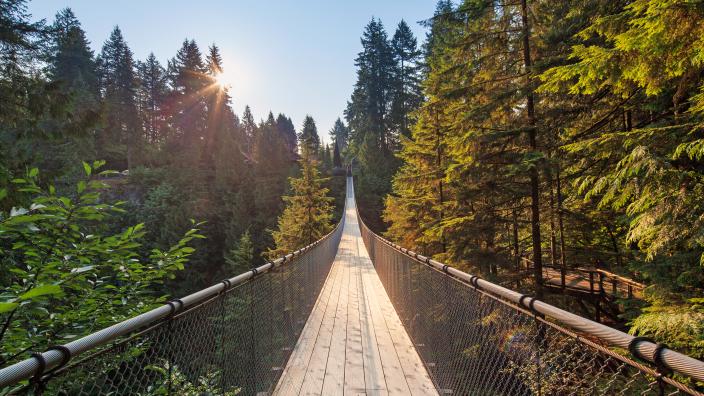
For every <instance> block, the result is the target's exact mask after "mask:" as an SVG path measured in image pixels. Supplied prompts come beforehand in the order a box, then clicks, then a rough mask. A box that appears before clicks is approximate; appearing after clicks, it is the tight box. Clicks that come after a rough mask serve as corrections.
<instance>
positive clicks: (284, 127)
mask: <svg viewBox="0 0 704 396" xmlns="http://www.w3.org/2000/svg"><path fill="white" fill-rule="evenodd" d="M276 128H277V129H278V131H279V136H280V137H281V138H282V139H283V140H284V142H286V147H287V148H288V151H289V155H290V156H291V159H295V158H296V150H297V142H296V138H297V135H296V127H294V126H293V121H291V118H290V117H286V116H285V115H284V114H281V113H279V115H278V116H277V117H276Z"/></svg>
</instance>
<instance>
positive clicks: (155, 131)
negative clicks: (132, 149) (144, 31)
mask: <svg viewBox="0 0 704 396" xmlns="http://www.w3.org/2000/svg"><path fill="white" fill-rule="evenodd" d="M137 76H138V80H139V87H138V89H137V97H138V98H139V100H138V103H139V110H140V116H141V120H142V129H143V130H144V139H145V140H146V141H147V142H149V143H150V144H151V145H152V146H156V147H158V146H159V145H160V144H162V143H163V142H164V141H165V140H166V134H167V126H166V119H165V115H166V114H165V112H166V109H165V106H166V103H165V102H166V99H167V96H168V92H169V90H168V85H167V82H168V81H167V78H168V77H167V75H166V70H165V69H164V68H163V67H162V66H161V64H160V63H159V61H158V60H157V59H156V56H154V53H150V54H149V56H148V57H147V60H146V61H144V62H138V63H137Z"/></svg>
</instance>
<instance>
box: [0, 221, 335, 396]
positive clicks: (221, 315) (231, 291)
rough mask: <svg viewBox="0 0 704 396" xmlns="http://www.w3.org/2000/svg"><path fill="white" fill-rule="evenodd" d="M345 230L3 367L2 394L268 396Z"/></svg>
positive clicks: (332, 233)
mask: <svg viewBox="0 0 704 396" xmlns="http://www.w3.org/2000/svg"><path fill="white" fill-rule="evenodd" d="M343 222H344V219H343V220H341V221H340V224H338V225H337V227H336V228H335V229H334V230H333V231H332V232H331V233H330V234H328V235H326V236H325V237H323V238H321V239H320V240H318V241H316V242H314V243H313V244H311V245H309V246H307V247H305V248H302V249H300V250H297V251H295V252H293V253H290V254H288V255H286V256H284V257H281V258H279V259H277V260H273V261H269V262H267V263H266V264H264V265H262V266H259V267H257V268H254V269H252V270H250V271H247V272H245V273H243V274H240V275H238V276H235V277H233V278H230V279H226V280H224V281H222V282H220V283H218V284H216V285H213V286H211V287H208V288H206V289H203V290H201V291H198V292H196V293H193V294H191V295H189V296H186V297H183V298H181V299H178V300H174V301H170V302H168V303H166V304H164V305H162V306H160V307H158V308H156V309H153V310H151V311H148V312H145V313H143V314H141V315H138V316H136V317H134V318H131V319H128V320H125V321H123V322H120V323H117V324H115V325H113V326H110V327H108V328H105V329H103V330H100V331H98V332H96V333H93V334H90V335H88V336H85V337H83V338H80V339H78V340H75V341H72V342H70V343H67V344H65V345H61V346H57V347H54V348H51V349H49V350H47V351H45V352H42V353H39V352H35V353H33V354H32V355H31V356H30V357H29V358H27V359H25V360H22V361H19V362H17V363H14V364H12V365H10V366H7V367H5V368H2V369H0V394H3V395H4V394H46V395H58V394H60V395H64V394H69V395H101V394H120V395H123V394H125V395H126V394H130V395H137V394H138V395H200V394H217V395H235V394H237V395H256V394H262V392H264V393H268V392H271V391H272V390H273V388H274V386H275V385H276V383H277V381H278V379H279V377H280V376H281V372H282V369H283V367H284V366H285V365H286V362H287V361H288V358H289V356H290V354H291V351H292V349H293V346H294V344H295V342H296V340H297V339H298V336H299V335H300V333H301V331H302V330H303V326H304V324H305V322H306V320H307V318H308V316H309V315H310V312H311V310H312V307H313V305H314V304H315V301H316V298H317V296H318V293H319V292H320V290H321V289H322V286H323V284H324V282H325V279H326V278H327V276H328V272H329V271H330V267H331V265H332V262H333V259H334V257H335V254H336V252H337V248H338V244H339V241H340V238H341V235H342V228H343ZM28 355H29V354H28Z"/></svg>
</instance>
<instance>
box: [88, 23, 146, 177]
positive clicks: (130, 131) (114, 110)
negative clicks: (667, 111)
mask: <svg viewBox="0 0 704 396" xmlns="http://www.w3.org/2000/svg"><path fill="white" fill-rule="evenodd" d="M98 64H99V70H100V87H101V91H102V95H103V101H104V104H105V128H104V129H103V130H102V131H101V132H100V136H101V138H100V139H99V141H98V149H99V151H100V153H102V156H103V157H104V158H105V159H106V160H107V161H108V165H109V166H111V167H113V168H117V169H120V168H126V169H131V168H132V167H133V166H134V164H135V160H136V154H137V150H138V149H139V148H140V146H141V145H140V139H141V137H142V133H141V125H140V122H139V117H138V114H137V103H136V88H137V87H136V81H137V80H136V76H135V70H134V61H133V59H132V51H131V50H130V49H129V47H128V46H127V43H126V42H125V39H124V37H123V36H122V31H120V28H119V27H117V26H115V28H114V29H113V31H112V33H111V34H110V38H109V39H108V40H107V41H106V42H105V44H104V45H103V48H102V50H101V53H100V57H99V61H98Z"/></svg>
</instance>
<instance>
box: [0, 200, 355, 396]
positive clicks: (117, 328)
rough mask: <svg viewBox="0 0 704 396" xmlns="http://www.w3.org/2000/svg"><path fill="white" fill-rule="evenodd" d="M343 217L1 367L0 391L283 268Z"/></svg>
mask: <svg viewBox="0 0 704 396" xmlns="http://www.w3.org/2000/svg"><path fill="white" fill-rule="evenodd" d="M343 213H344V211H343ZM344 219H345V217H344V215H343V216H342V218H341V219H340V221H339V222H338V224H337V225H336V227H335V228H334V229H333V230H332V231H331V232H329V233H328V234H327V235H325V236H323V237H322V238H320V239H319V240H317V241H315V242H313V243H311V244H310V245H308V246H306V247H303V248H301V249H298V250H296V251H294V252H292V253H289V254H286V255H284V256H282V257H280V258H278V259H275V260H272V261H269V262H267V263H266V264H264V265H261V266H259V267H256V268H253V269H251V270H249V271H247V272H244V273H242V274H239V275H237V276H235V277H232V278H229V279H226V280H223V281H221V282H219V283H217V284H215V285H212V286H210V287H208V288H205V289H203V290H200V291H197V292H195V293H192V294H190V295H188V296H185V297H182V298H180V299H176V300H171V301H169V302H167V303H165V304H163V305H161V306H160V307H157V308H154V309H152V310H150V311H147V312H145V313H143V314H140V315H137V316H135V317H133V318H130V319H127V320H124V321H122V322H120V323H116V324H114V325H112V326H110V327H107V328H104V329H102V330H99V331H97V332H95V333H92V334H89V335H87V336H84V337H82V338H79V339H77V340H75V341H72V342H69V343H67V344H64V345H60V346H57V347H52V348H50V349H49V350H47V351H45V352H42V353H36V354H34V355H33V356H32V357H30V358H27V359H25V360H22V361H20V362H17V363H15V364H12V365H10V366H7V367H4V368H1V369H0V390H2V388H4V387H7V386H11V385H15V384H17V383H18V382H20V381H23V380H27V379H32V378H34V377H35V376H36V375H37V374H39V375H40V376H41V374H42V373H43V372H44V373H48V372H51V370H54V369H58V368H61V367H64V366H66V365H67V364H68V362H69V361H70V360H73V359H74V358H75V357H77V356H78V355H81V354H84V353H85V352H88V351H91V350H94V349H95V348H98V347H100V346H104V345H106V344H109V343H111V342H113V341H117V340H119V339H120V337H123V336H125V335H127V334H130V333H133V332H136V331H138V330H141V329H144V328H147V327H149V326H154V325H157V324H159V323H161V322H162V321H164V320H169V319H171V318H173V317H174V316H176V315H177V314H178V313H180V312H184V311H186V310H187V309H189V308H193V307H196V306H197V305H199V304H201V303H204V302H206V301H208V300H209V299H212V298H213V297H216V296H218V295H220V294H222V293H224V292H226V291H228V290H230V289H232V288H234V287H236V286H238V285H242V284H244V283H246V282H247V281H248V280H250V279H253V278H255V277H257V276H259V275H262V274H264V273H267V272H269V271H271V270H272V269H273V268H277V267H280V266H282V265H283V264H285V263H288V262H291V261H293V260H294V259H295V258H298V257H301V256H304V255H305V254H306V253H308V252H310V251H311V250H313V249H315V247H316V246H318V245H320V244H321V243H323V242H325V241H326V240H327V239H329V238H332V237H337V236H339V234H341V232H342V228H343V226H344Z"/></svg>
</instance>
